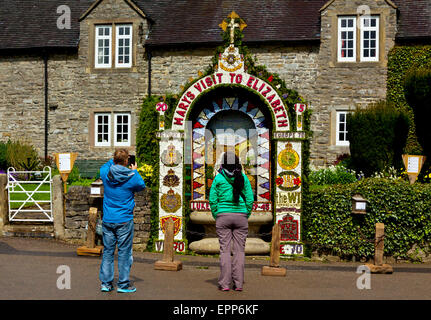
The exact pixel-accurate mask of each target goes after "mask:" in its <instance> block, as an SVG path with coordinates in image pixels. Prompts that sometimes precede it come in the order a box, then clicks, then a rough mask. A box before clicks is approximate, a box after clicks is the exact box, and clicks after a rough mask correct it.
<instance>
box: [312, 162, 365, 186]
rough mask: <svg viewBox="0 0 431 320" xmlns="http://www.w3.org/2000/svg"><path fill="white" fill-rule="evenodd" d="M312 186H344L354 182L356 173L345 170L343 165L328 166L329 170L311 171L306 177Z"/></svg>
mask: <svg viewBox="0 0 431 320" xmlns="http://www.w3.org/2000/svg"><path fill="white" fill-rule="evenodd" d="M308 179H309V181H310V184H312V185H320V186H321V185H328V184H345V183H352V182H356V181H357V180H358V179H357V177H356V172H355V171H353V170H351V169H347V168H346V167H345V166H344V165H342V164H340V165H337V166H330V167H329V168H325V169H320V170H316V171H312V172H311V173H310V175H309V177H308Z"/></svg>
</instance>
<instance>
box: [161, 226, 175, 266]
mask: <svg viewBox="0 0 431 320" xmlns="http://www.w3.org/2000/svg"><path fill="white" fill-rule="evenodd" d="M165 226H166V227H165V242H164V244H163V261H166V262H173V261H174V221H173V220H172V219H168V221H166V225H165Z"/></svg>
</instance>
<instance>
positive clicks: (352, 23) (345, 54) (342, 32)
mask: <svg viewBox="0 0 431 320" xmlns="http://www.w3.org/2000/svg"><path fill="white" fill-rule="evenodd" d="M337 51H338V61H340V62H355V61H356V17H353V16H352V17H350V16H349V17H347V16H345V17H339V18H338V50H337Z"/></svg>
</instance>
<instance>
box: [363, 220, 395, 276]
mask: <svg viewBox="0 0 431 320" xmlns="http://www.w3.org/2000/svg"><path fill="white" fill-rule="evenodd" d="M384 237H385V225H384V224H383V223H376V236H375V241H374V264H369V263H367V264H365V265H366V266H367V267H368V268H369V269H370V272H371V273H393V272H394V270H393V269H392V266H390V265H389V264H384V263H383V252H384Z"/></svg>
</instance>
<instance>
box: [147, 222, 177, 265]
mask: <svg viewBox="0 0 431 320" xmlns="http://www.w3.org/2000/svg"><path fill="white" fill-rule="evenodd" d="M182 267H183V264H182V262H181V261H174V220H173V219H171V218H169V219H168V220H167V221H166V224H165V241H164V242H163V260H158V261H156V263H155V264H154V269H155V270H166V271H178V270H181V269H182Z"/></svg>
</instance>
